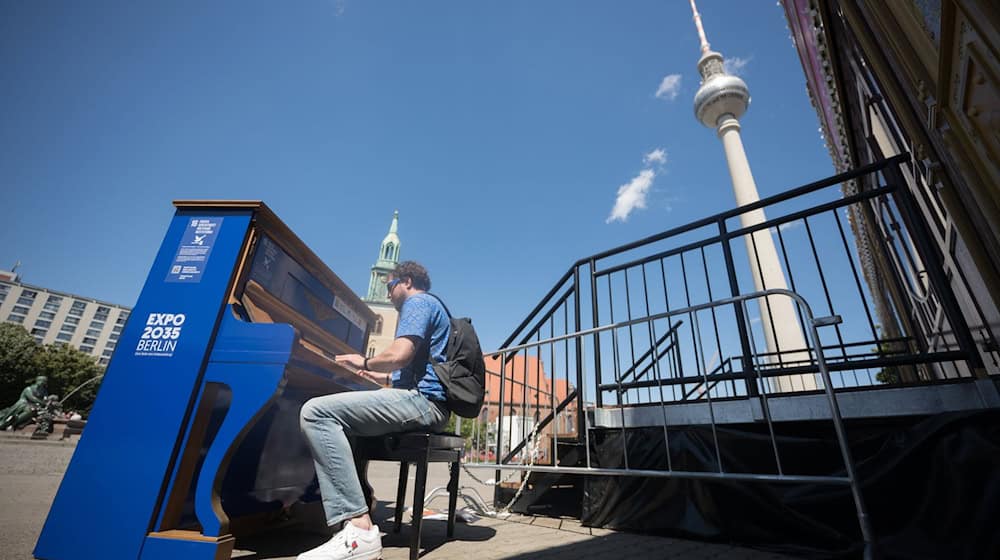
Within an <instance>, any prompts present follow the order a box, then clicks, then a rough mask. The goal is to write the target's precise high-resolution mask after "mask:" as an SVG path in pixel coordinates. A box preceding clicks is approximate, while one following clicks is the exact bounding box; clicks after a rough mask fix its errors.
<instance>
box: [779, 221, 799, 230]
mask: <svg viewBox="0 0 1000 560" xmlns="http://www.w3.org/2000/svg"><path fill="white" fill-rule="evenodd" d="M801 226H802V222H801V221H799V220H795V221H794V222H785V223H783V224H781V225H780V226H778V229H780V230H781V231H788V230H790V229H795V228H797V227H801Z"/></svg>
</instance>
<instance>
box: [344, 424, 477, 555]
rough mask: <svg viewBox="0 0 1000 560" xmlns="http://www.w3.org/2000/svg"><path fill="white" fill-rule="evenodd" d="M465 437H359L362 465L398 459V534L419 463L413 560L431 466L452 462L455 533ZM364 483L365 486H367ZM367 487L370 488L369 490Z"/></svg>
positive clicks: (450, 518)
mask: <svg viewBox="0 0 1000 560" xmlns="http://www.w3.org/2000/svg"><path fill="white" fill-rule="evenodd" d="M464 450H465V438H463V437H461V436H459V435H456V434H449V433H434V434H432V433H428V432H405V433H395V434H388V435H385V436H377V437H364V438H358V440H357V443H356V451H355V455H356V457H357V460H358V461H359V464H367V462H368V461H398V462H399V483H398V487H397V490H396V520H395V521H396V524H395V527H394V530H393V532H395V533H398V532H399V530H400V527H401V526H402V523H403V503H404V500H405V498H406V479H407V476H408V475H409V470H410V464H411V463H414V464H416V465H417V476H416V481H415V488H414V489H413V521H412V524H411V529H412V531H413V536H412V537H411V538H410V560H416V559H417V557H418V556H419V553H420V529H421V526H422V523H423V513H424V494H425V492H426V487H427V465H428V464H429V463H450V466H449V473H450V475H451V476H450V477H449V479H448V537H449V538H451V537H452V536H454V534H455V507H456V503H457V501H458V476H459V471H460V470H461V461H462V453H463V452H464ZM363 486H364V485H363ZM366 490H367V489H366Z"/></svg>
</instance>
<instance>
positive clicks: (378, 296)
mask: <svg viewBox="0 0 1000 560" xmlns="http://www.w3.org/2000/svg"><path fill="white" fill-rule="evenodd" d="M398 230H399V210H396V211H395V212H394V213H393V214H392V223H391V224H390V225H389V233H387V234H386V235H385V237H384V238H383V239H382V244H381V245H379V249H378V258H377V259H376V260H375V264H374V265H372V274H371V279H370V280H369V282H368V296H367V297H366V298H365V301H366V302H368V303H389V298H388V297H387V295H386V293H385V277H386V276H387V275H388V274H389V273H390V272H392V271H393V269H395V268H396V265H397V264H399V246H400V243H399V234H398V233H397V232H398Z"/></svg>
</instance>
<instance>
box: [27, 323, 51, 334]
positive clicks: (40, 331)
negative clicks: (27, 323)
mask: <svg viewBox="0 0 1000 560" xmlns="http://www.w3.org/2000/svg"><path fill="white" fill-rule="evenodd" d="M47 332H49V330H48V329H46V328H42V327H39V326H38V325H35V328H33V329H31V334H32V335H34V336H45V333H47Z"/></svg>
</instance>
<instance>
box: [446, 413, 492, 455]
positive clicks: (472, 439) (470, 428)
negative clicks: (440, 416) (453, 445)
mask: <svg viewBox="0 0 1000 560" xmlns="http://www.w3.org/2000/svg"><path fill="white" fill-rule="evenodd" d="M456 420H458V415H457V414H452V415H451V418H449V419H448V425H447V426H445V428H444V431H446V432H449V433H452V434H454V433H457V432H456V431H455V423H456ZM477 423H478V424H479V428H478V429H477V428H476V424H477ZM460 435H461V436H462V437H464V438H465V449H466V450H467V451H468V450H472V449H485V448H486V441H487V437H486V423H485V422H483V421H482V420H480V419H479V418H462V433H461V434H460ZM477 440H478V441H477Z"/></svg>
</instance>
